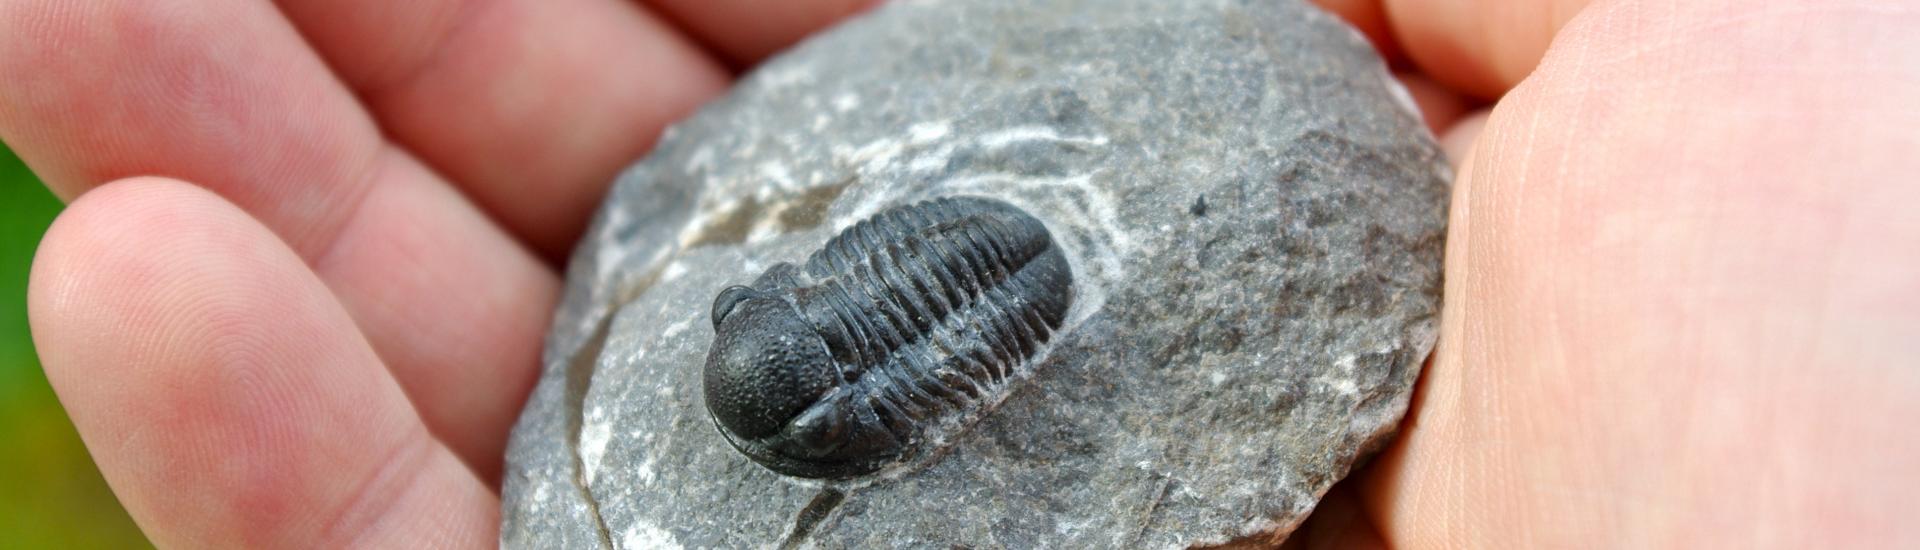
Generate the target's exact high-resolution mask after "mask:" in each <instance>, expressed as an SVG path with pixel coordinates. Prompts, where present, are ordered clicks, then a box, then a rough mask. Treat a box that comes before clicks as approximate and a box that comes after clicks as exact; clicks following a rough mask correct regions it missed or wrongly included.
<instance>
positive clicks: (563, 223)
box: [278, 0, 727, 258]
mask: <svg viewBox="0 0 1920 550" xmlns="http://www.w3.org/2000/svg"><path fill="white" fill-rule="evenodd" d="M278 4H279V5H280V6H281V9H282V10H283V11H284V12H285V13H286V14H287V16H288V18H289V19H291V20H292V21H293V23H294V24H295V25H296V26H298V27H299V29H300V32H301V33H302V34H303V35H305V36H306V37H307V39H308V40H309V41H310V42H311V43H312V44H313V46H314V48H315V49H317V50H318V51H319V53H320V54H321V55H322V56H323V57H325V58H326V60H327V61H328V62H329V63H330V64H331V65H332V66H333V67H334V69H335V70H336V71H337V72H338V73H339V74H340V76H341V78H343V79H344V80H345V81H346V82H347V84H348V85H349V86H351V87H352V88H353V89H354V90H355V91H356V92H357V93H358V94H359V95H360V96H361V97H362V98H363V99H364V101H365V103H366V105H367V106H368V107H369V108H370V109H371V110H372V112H373V113H374V114H375V115H376V116H377V117H378V119H379V121H380V125H381V126H382V127H383V128H384V129H385V130H386V131H387V132H388V133H389V134H390V135H391V136H392V137H393V138H394V139H395V140H396V141H397V142H399V143H400V144H401V145H402V146H404V147H405V148H406V149H408V150H410V151H413V152H415V153H416V154H418V155H419V156H420V158H421V159H423V160H425V161H426V163H427V164H429V165H430V166H432V167H433V168H434V169H436V170H438V171H440V172H442V173H444V174H446V175H447V176H448V177H449V178H450V179H451V180H452V181H454V182H456V184H457V185H459V186H460V187H461V188H462V189H463V190H464V191H466V193H467V194H468V195H469V196H470V197H472V199H473V200H474V201H475V202H476V203H478V204H479V205H480V206H481V207H482V208H484V209H485V210H486V211H487V212H488V213H490V214H491V215H492V216H493V217H494V218H495V219H498V220H499V221H500V223H501V224H502V225H504V226H505V227H506V228H507V229H508V230H510V231H511V232H512V233H513V234H515V235H518V236H519V237H520V238H521V239H523V240H524V241H525V242H527V243H528V244H529V245H531V246H532V247H533V248H534V249H535V250H537V251H539V253H540V254H542V255H543V256H545V257H547V258H558V257H561V256H563V255H565V254H566V253H567V251H568V250H570V248H571V247H572V245H573V241H574V239H575V238H577V237H578V236H579V233H580V231H581V230H582V229H583V228H584V227H585V225H586V221H587V218H588V215H589V214H591V212H592V210H593V207H594V205H595V204H596V203H597V202H598V201H599V199H600V196H601V194H602V193H604V192H605V190H606V186H607V185H608V184H609V183H611V182H612V181H613V177H614V175H615V174H616V173H617V172H618V171H619V170H620V169H621V168H622V167H624V166H625V165H626V164H628V163H631V162H632V161H634V160H636V159H638V158H639V157H640V156H641V155H642V154H643V153H645V152H646V151H647V150H648V149H649V148H651V147H652V146H653V141H654V139H655V137H657V136H658V135H659V133H660V131H661V130H662V129H664V128H665V127H666V126H667V125H668V124H669V123H672V122H673V121H675V120H678V119H679V118H680V117H682V116H684V115H686V114H687V113H688V112H690V111H692V110H693V108H694V107H695V106H697V105H699V104H700V103H701V102H704V101H705V100H707V99H708V98H711V97H713V96H715V95H719V93H720V91H721V90H722V88H723V87H724V86H725V85H726V82H727V77H726V75H725V73H724V71H723V69H722V68H721V67H720V66H718V65H717V64H716V63H715V62H714V61H713V60H711V59H710V58H708V57H707V55H706V54H705V53H704V52H702V51H701V50H700V49H699V48H698V47H697V46H695V45H694V44H693V43H692V42H690V41H688V40H687V39H685V38H683V37H682V36H681V35H680V34H678V33H677V32H676V31H675V30H674V29H672V28H670V27H668V26H667V25H665V24H663V23H662V22H661V21H659V20H658V19H657V18H655V17H654V16H652V15H651V14H649V13H647V12H646V11H645V10H644V9H642V8H640V7H638V6H636V5H633V4H631V3H629V2H626V1H625V0H583V1H572V2H544V1H540V0H504V1H483V0H430V1H421V2H402V3H394V2H385V1H379V0H350V1H347V2H340V1H333V0H280V1H279V2H278Z"/></svg>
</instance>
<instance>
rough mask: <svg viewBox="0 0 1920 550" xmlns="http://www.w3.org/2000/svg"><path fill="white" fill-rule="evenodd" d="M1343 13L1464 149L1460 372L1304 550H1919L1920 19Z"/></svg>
mask: <svg viewBox="0 0 1920 550" xmlns="http://www.w3.org/2000/svg"><path fill="white" fill-rule="evenodd" d="M1326 3H1327V4H1330V5H1332V7H1334V8H1336V9H1337V11H1340V12H1341V13H1343V14H1345V15H1347V16H1348V17H1349V18H1350V19H1352V20H1354V21H1357V22H1359V23H1360V25H1359V26H1360V27H1362V28H1364V29H1368V30H1370V31H1372V32H1371V33H1370V34H1371V35H1372V36H1373V37H1374V38H1375V40H1376V42H1377V43H1386V44H1388V45H1389V47H1388V48H1386V49H1388V50H1397V51H1402V52H1405V55H1406V56H1407V57H1408V58H1411V59H1412V60H1413V61H1414V62H1415V63H1416V64H1417V65H1418V66H1419V67H1421V68H1423V69H1424V71H1425V72H1424V75H1420V76H1415V77H1413V78H1412V82H1411V85H1410V88H1411V89H1412V90H1413V91H1414V93H1415V94H1416V96H1422V97H1424V98H1425V100H1424V101H1421V103H1423V104H1425V105H1427V106H1428V112H1429V120H1430V121H1431V122H1434V123H1438V124H1440V125H1442V128H1448V129H1446V130H1445V131H1446V139H1445V141H1446V143H1447V144H1448V145H1449V148H1450V149H1451V150H1453V151H1455V152H1457V153H1459V154H1460V155H1463V156H1464V159H1458V160H1457V162H1456V164H1457V166H1459V176H1458V178H1457V180H1456V182H1455V184H1454V195H1453V205H1452V224H1451V227H1450V233H1449V235H1448V242H1447V271H1446V277H1447V283H1446V285H1447V288H1446V294H1445V296H1446V306H1445V308H1444V313H1443V319H1442V323H1441V325H1442V328H1441V337H1440V346H1439V350H1438V351H1437V352H1436V354H1435V356H1434V359H1433V361H1432V363H1431V366H1430V368H1429V369H1428V370H1427V371H1426V373H1425V376H1424V378H1423V380H1422V388H1421V390H1420V392H1419V393H1418V394H1417V395H1416V401H1415V408H1414V411H1413V413H1412V414H1411V416H1410V417H1409V419H1408V421H1407V423H1406V424H1405V425H1404V428H1405V431H1404V432H1403V433H1402V434H1401V437H1400V440H1399V441H1398V442H1396V444H1395V445H1394V446H1393V447H1392V448H1391V449H1390V450H1389V451H1388V452H1387V453H1386V454H1385V455H1384V456H1382V457H1380V458H1379V459H1377V460H1376V461H1375V463H1374V465H1373V466H1372V467H1370V468H1368V469H1367V470H1363V471H1361V472H1359V473H1358V474H1357V476H1356V477H1355V478H1353V479H1352V481H1351V482H1349V483H1343V484H1342V486H1341V487H1340V488H1338V489H1336V491H1335V495H1334V496H1333V498H1330V499H1329V500H1328V501H1326V502H1325V504H1324V505H1323V507H1322V508H1321V510H1320V513H1318V514H1316V516H1315V518H1314V520H1313V523H1312V524H1310V527H1309V530H1308V532H1306V533H1304V534H1303V535H1304V536H1303V539H1302V540H1303V541H1304V542H1305V545H1304V546H1305V547H1308V548H1312V547H1316V546H1320V545H1324V546H1326V547H1336V548H1354V547H1358V548H1365V547H1370V546H1371V547H1377V546H1383V545H1391V546H1394V547H1423V548H1424V547H1456V548H1496V547H1514V548H1574V547H1592V548H1647V547H1674V548H1765V547H1784V548H1902V547H1913V546H1916V545H1920V524H1916V523H1915V522H1914V521H1913V520H1912V515H1913V510H1914V509H1915V508H1916V505H1920V437H1916V435H1920V432H1917V431H1915V430H1914V428H1913V426H1912V419H1913V418H1914V417H1915V416H1916V415H1920V399H1916V396H1920V368H1915V367H1920V344H1916V342H1920V214H1915V210H1914V209H1915V205H1916V204H1920V185H1916V184H1915V182H1916V181H1920V137H1917V136H1920V33H1915V32H1913V29H1914V28H1916V24H1920V9H1916V8H1917V7H1916V6H1914V5H1912V4H1900V3H1876V2H1866V1H1843V2H1835V1H1830V0H1771V1H1760V2H1740V3H1731V4H1729V3H1718V2H1686V1H1680V2H1653V1H1639V0H1628V1H1612V2H1591V4H1592V5H1587V4H1589V2H1586V1H1582V0H1551V1H1519V0H1488V1H1475V0H1385V1H1384V6H1383V5H1382V2H1381V0H1371V1H1368V0H1345V1H1329V2H1326ZM1896 4H1898V5H1896ZM1549 43H1551V47H1549ZM1434 82H1439V83H1444V85H1437V84H1434ZM1450 91H1451V92H1454V93H1464V94H1468V95H1473V96H1478V97H1482V98H1487V99H1495V98H1498V103H1496V104H1495V105H1494V107H1493V109H1492V114H1491V116H1487V115H1484V114H1480V115H1468V116H1466V117H1465V118H1464V119H1461V120H1460V122H1458V123H1451V122H1450V121H1451V120H1453V114H1454V113H1457V112H1458V109H1459V107H1458V105H1459V103H1458V102H1457V101H1458V100H1457V99H1452V98H1450V97H1449V92H1450ZM1449 126H1450V128H1449ZM1483 127H1484V129H1482V128H1483ZM1383 543H1384V544H1383Z"/></svg>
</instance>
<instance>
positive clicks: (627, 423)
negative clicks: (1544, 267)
mask: <svg viewBox="0 0 1920 550" xmlns="http://www.w3.org/2000/svg"><path fill="white" fill-rule="evenodd" d="M1448 174H1449V170H1448V169H1447V168H1446V167H1445V165H1444V163H1443V161H1442V159H1441V157H1440V153H1439V150H1438V148H1437V147H1436V146H1435V145H1434V143H1433V141H1432V138H1431V136H1429V135H1428V134H1427V133H1426V131H1425V130H1424V129H1423V126H1422V125H1421V122H1420V120H1419V115H1417V114H1416V113H1415V112H1414V111H1413V106H1412V104H1411V101H1409V100H1408V98H1407V96H1406V94H1405V92H1404V91H1403V90H1401V89H1400V88H1399V87H1398V85H1397V84H1395V83H1394V82H1393V81H1392V79H1391V78H1390V77H1389V75H1388V73H1387V72H1386V70H1385V69H1384V67H1383V66H1382V64H1381V62H1380V60H1379V59H1378V58H1377V57H1376V56H1375V54H1374V53H1373V52H1372V51H1371V50H1370V49H1369V48H1368V46H1367V44H1366V43H1365V41H1364V40H1363V39H1362V38H1361V37H1360V36H1359V35H1358V34H1357V33H1355V32H1353V31H1352V30H1351V29H1349V28H1348V27H1346V26H1345V25H1344V24H1342V23H1340V22H1339V21H1337V20H1336V19H1334V18H1333V17H1332V16H1330V15H1327V14H1325V13H1322V12H1320V11H1319V10H1318V9H1316V8H1313V7H1311V6H1309V5H1307V4H1306V3H1305V2H1302V1H1299V0H1199V1H1173V0H1166V1H1152V0H1098V1H1096V0H1084V1H1080V0H1045V1H1036V0H970V1H948V2H925V1H899V2H893V3H890V4H888V5H886V6H884V7H882V8H880V9H878V10H876V12H874V13H872V14H869V15H866V16H863V17H860V18H858V19H855V20H853V21H850V22H848V23H846V24H844V25H842V26H841V27H839V28H837V29H834V30H832V31H830V32H827V33H825V34H823V35H820V36H818V37H815V38H813V39H811V40H809V41H807V42H806V43H804V44H802V45H801V46H800V47H798V48H796V49H795V50H793V51H791V52H789V53H787V54H785V55H783V56H781V57H779V58H777V59H775V60H773V61H772V62H770V63H768V64H766V65H765V66H763V67H762V68H760V69H759V70H757V71H756V72H754V73H753V74H752V75H751V76H749V77H748V78H746V79H745V80H743V81H742V82H741V83H740V85H739V86H738V87H736V88H735V89H734V91H733V92H732V93H731V94H729V95H728V96H726V97H725V98H723V99H721V100H719V101H717V102H715V103H713V104H710V105H709V106H707V107H706V108H705V109H704V110H702V111H701V112H700V113H698V114H697V115H696V116H694V117H692V118H691V119H689V120H687V121H686V122H684V123H682V124H680V125H679V126H677V127H676V128H674V129H673V130H672V131H670V132H669V133H668V135H667V136H666V137H665V138H664V139H662V140H661V142H660V144H659V145H658V147H656V148H655V150H654V151H653V153H652V154H651V155H650V156H649V157H647V158H646V159H645V160H644V161H642V162H640V163H638V164H636V165H635V166H633V167H632V168H631V169H629V170H628V171H626V172H625V173H624V174H623V175H622V176H621V177H620V179H619V181H618V182H617V184H616V185H615V186H614V188H613V189H612V191H611V192H610V195H609V196H608V198H607V201H606V204H605V205H604V206H603V207H602V208H601V210H600V212H599V214H598V216H597V218H596V220H595V222H594V224H593V226H592V228H591V229H590V230H589V232H588V234H587V236H586V237H585V240H584V241H583V242H582V243H581V245H580V248H579V250H578V251H577V252H576V253H575V255H574V257H573V260H572V263H571V265H570V266H569V270H568V286H567V291H566V295H565V298H564V302H563V304H562V305H561V307H560V310H559V311H558V313H557V316H556V319H555V322H554V327H553V331H552V333H551V334H550V337H549V341H548V349H547V351H546V354H545V357H544V362H545V370H544V372H543V375H542V378H541V381H540V383H539V386H538V387H537V388H536V389H535V391H534V394H533V396H532V399H531V401H530V402H529V403H528V404H527V408H526V411H525V413H524V414H523V416H522V418H521V420H520V422H519V424H518V426H516V428H515V430H514V434H513V439H512V443H511V446H510V448H509V450H508V469H507V474H506V479H505V481H504V494H503V495H502V497H503V505H504V508H505V510H504V518H503V521H504V525H503V533H502V535H501V537H502V543H503V545H504V546H509V547H565V548H590V547H595V546H602V547H605V546H612V547H619V548H674V547H685V548H777V547H803V548H804V547H818V548H917V547H933V548H951V547H968V548H1042V547H1058V548H1118V547H1144V548H1181V547H1187V546H1195V545H1207V544H1218V543H1225V542H1229V541H1234V540H1251V538H1254V537H1258V538H1260V540H1268V539H1267V537H1276V536H1279V535H1283V534H1284V533H1286V532H1288V531H1290V530H1291V529H1293V528H1294V526H1296V525H1297V524H1298V522H1299V521H1300V520H1301V519H1303V518H1304V517H1305V516H1306V515H1307V514H1308V513H1309V512H1310V511H1311V510H1312V508H1313V505H1314V503H1315V502H1316V500H1317V499H1318V498H1319V496H1320V495H1321V494H1323V493H1324V492H1325V491H1326V489H1327V488H1328V486H1329V485H1331V484H1333V483H1334V482H1335V481H1338V480H1339V479H1340V478H1341V477H1342V476H1344V475H1346V473H1347V472H1348V470H1349V469H1350V468H1351V467H1352V466H1353V465H1354V463H1355V462H1356V461H1357V460H1360V459H1363V458H1364V457H1365V456H1366V455H1368V454H1369V453H1371V452H1373V451H1375V450H1377V449H1378V448H1379V447H1380V446H1381V445H1383V444H1384V443H1385V442H1386V441H1387V440H1388V438H1389V437H1390V436H1391V435H1392V433H1393V430H1394V427H1395V425H1396V423H1397V422H1398V420H1399V419H1400V417H1401V416H1402V414H1403V413H1404V411H1405V409H1406V406H1407V400H1408V397H1409V395H1410V393H1411V391H1412V388H1413V383H1414V380H1415V379H1416V378H1417V376H1418V374H1419V369H1420V365H1421V362H1422V361H1423V360H1424V358H1425V357H1426V356H1427V353H1428V352H1429V351H1430V349H1431V347H1432V345H1433V341H1434V336H1435V323H1436V321H1437V314H1438V311H1439V304H1440V274H1441V245H1442V241H1443V237H1444V231H1445V222H1446V199H1447V193H1448V189H1447V186H1448V183H1447V178H1448ZM958 194H964V195H982V196H990V197H995V198H999V199H1001V200H1005V201H1008V202H1011V203H1013V204H1015V205H1018V206H1020V207H1021V208H1023V209H1025V210H1026V211H1028V212H1030V213H1032V214H1034V215H1035V216H1036V217H1038V218H1040V219H1041V220H1043V221H1044V222H1045V223H1046V224H1047V226H1048V228H1049V230H1050V231H1052V232H1053V234H1054V236H1055V238H1056V239H1057V240H1058V242H1059V243H1060V244H1061V245H1062V247H1063V249H1064V250H1065V251H1066V252H1067V253H1068V258H1069V261H1070V263H1071V265H1072V267H1073V270H1074V277H1075V283H1074V284H1075V285H1076V286H1075V292H1076V298H1075V302H1074V304H1073V308H1072V309H1071V310H1070V312H1069V315H1068V320H1067V322H1066V325H1065V327H1066V328H1065V329H1064V330H1063V331H1062V332H1061V333H1060V335H1059V336H1058V337H1057V338H1056V339H1055V341H1054V342H1053V343H1052V344H1051V346H1052V347H1051V349H1050V350H1049V352H1048V353H1047V355H1046V356H1045V358H1044V359H1043V360H1042V361H1041V362H1040V363H1038V364H1037V365H1036V371H1035V374H1034V375H1033V376H1032V377H1031V378H1029V379H1027V380H1025V381H1023V382H1021V383H1020V385H1019V386H1018V387H1015V388H1013V389H1012V390H1011V393H1010V395H1009V397H1007V398H1006V400H1005V401H1004V402H1003V403H1001V404H1000V406H999V407H998V408H997V409H995V410H993V411H992V412H991V413H989V414H987V415H986V416H985V417H984V418H983V419H982V420H981V421H979V422H978V423H977V424H974V425H973V427H972V428H971V429H969V430H967V431H965V432H963V433H961V434H960V435H959V436H957V437H955V438H953V440H952V441H950V442H949V443H948V444H947V445H946V446H945V448H944V452H942V453H939V454H938V455H937V456H935V457H934V458H932V459H930V460H928V461H927V462H926V463H924V464H921V465H918V466H916V467H913V468H909V469H907V470H904V471H902V472H900V473H898V474H896V475H893V476H890V477H885V478H881V479H870V480H864V481H860V482H857V483H852V484H822V483H818V482H801V481H798V480H795V479H792V478H786V477H782V476H779V475H777V474H774V473H772V472H770V471H768V470H765V469H763V468H761V467H759V466H756V465H755V464H753V463H752V462H750V461H749V460H747V458H746V457H744V456H742V455H740V454H739V453H737V452H735V451H734V450H733V449H731V448H730V447H728V445H727V444H726V443H725V442H724V441H723V440H722V439H721V436H720V435H719V433H718V432H717V431H716V430H715V428H714V426H713V424H712V423H711V421H710V420H709V419H708V416H707V413H706V410H705V408H704V405H703V401H702V396H701V395H700V391H701V390H700V388H701V384H700V374H701V367H702V365H703V363H704V361H705V355H706V352H707V349H708V346H709V345H710V344H711V342H712V339H713V328H712V325H711V324H710V321H709V320H708V319H709V318H708V311H709V307H710V306H711V304H712V302H713V299H714V296H715V295H716V294H717V293H718V292H719V290H720V289H722V288H724V287H725V286H727V285H729V284H743V283H747V282H750V281H751V279H752V278H753V277H754V276H757V275H758V274H759V273H760V272H761V271H762V270H764V269H765V268H766V267H767V266H769V265H771V264H773V263H775V262H780V261H791V262H799V261H802V260H804V259H805V257H806V255H807V254H808V253H809V252H811V251H813V250H815V249H817V248H819V247H820V246H821V244H823V243H824V242H825V241H826V240H827V239H828V238H829V237H831V236H832V235H833V234H834V233H836V232H838V231H839V230H840V229H844V228H845V227H846V226H848V225H850V224H852V223H853V222H855V221H858V220H859V219H861V218H863V217H866V216H868V215H870V214H872V213H874V212H876V211H878V210H880V209H883V208H886V207H889V206H894V205H900V204H906V203H910V202H913V201H916V200H920V199H925V198H931V197H937V196H943V195H958Z"/></svg>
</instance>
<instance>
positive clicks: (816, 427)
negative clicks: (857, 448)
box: [790, 406, 848, 454]
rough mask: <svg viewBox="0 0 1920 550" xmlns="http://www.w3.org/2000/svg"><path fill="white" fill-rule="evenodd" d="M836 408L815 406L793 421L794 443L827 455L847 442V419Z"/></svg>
mask: <svg viewBox="0 0 1920 550" xmlns="http://www.w3.org/2000/svg"><path fill="white" fill-rule="evenodd" d="M840 412H841V411H840V410H838V409H837V408H835V407H830V406H827V407H822V406H815V407H813V408H810V409H808V410H807V412H805V413H801V414H800V417H799V418H795V419H793V425H792V428H790V429H791V430H792V432H793V435H794V441H795V442H797V443H800V444H802V445H805V446H806V447H807V448H808V450H811V451H814V452H816V453H820V454H826V453H830V452H833V451H834V450H836V449H839V448H840V447H841V446H842V445H845V444H846V442H847V435H848V434H847V419H846V417H844V416H842V415H841V414H840Z"/></svg>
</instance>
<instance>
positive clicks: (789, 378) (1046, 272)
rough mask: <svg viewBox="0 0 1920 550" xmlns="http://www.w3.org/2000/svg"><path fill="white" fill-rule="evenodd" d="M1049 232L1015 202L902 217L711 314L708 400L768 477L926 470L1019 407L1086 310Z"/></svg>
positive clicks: (876, 221)
mask: <svg viewBox="0 0 1920 550" xmlns="http://www.w3.org/2000/svg"><path fill="white" fill-rule="evenodd" d="M1072 283H1073V272H1072V269H1071V268H1070V267H1069V266H1068V264H1067V260H1066V257H1065V256H1064V255H1063V254H1062V253H1061V250H1060V247H1059V246H1058V245H1056V244H1055V243H1054V241H1053V236H1052V234H1050V233H1048V231H1047V228H1046V226H1045V225H1043V224H1042V223H1041V222H1040V220H1038V219H1035V218H1034V217H1033V216H1032V215H1030V214H1027V213H1026V212H1025V211H1022V210H1020V209H1019V208H1017V207H1015V206H1013V205H1011V204H1008V203H1006V202H1003V201H999V200H994V199H988V198H980V197H948V198H941V199H935V200H930V201H925V202H919V203H915V204H912V205H908V206H901V207H894V208H891V209H888V210H885V211H882V212H880V213H879V214H876V215H874V216H873V217H871V218H868V219H866V220H862V221H861V222H860V223H857V224H854V225H853V226H852V227H850V228H848V229H846V230H845V231H842V232H841V233H840V234H839V235H836V236H834V238H833V239H831V240H829V241H827V244H826V246H824V247H822V248H821V249H820V250H819V251H816V252H814V253H813V254H812V255H811V256H809V257H808V258H807V261H806V268H805V269H804V270H803V269H801V268H800V267H798V266H795V265H794V264H791V263H786V262H782V263H779V264H775V265H774V266H773V267H770V268H768V269H767V271H766V272H765V273H764V274H762V275H761V276H760V278H759V279H757V280H755V281H754V283H753V285H752V286H750V287H749V286H731V287H728V288H727V289H725V290H723V291H721V292H720V295H719V296H718V297H717V298H716V299H715V300H714V303H713V326H714V333H715V337H714V341H713V348H712V349H711V350H710V351H709V352H708V354H707V363H706V370H705V372H704V381H703V385H704V388H705V391H706V404H707V411H708V412H709V413H710V414H711V416H712V417H713V422H714V425H715V426H717V427H718V428H719V429H720V432H721V434H722V435H723V436H725V438H726V439H727V442H728V443H730V444H732V445H733V447H734V448H735V449H737V450H739V451H740V452H741V453H744V454H746V455H747V456H748V457H749V458H751V459H753V461H754V462H757V463H759V464H760V465H762V466H765V467H767V468H769V469H771V470H774V471H776V472H779V473H782V474H786V475H790V476H798V477H806V478H827V479H846V478H852V477H858V476H862V475H866V474H871V473H875V472H877V471H880V470H882V469H885V468H887V467H889V466H890V465H895V464H901V463H905V462H908V461H910V460H912V459H914V458H915V457H918V456H922V455H923V454H924V453H925V452H926V451H928V450H930V447H932V446H934V445H937V444H938V443H939V442H940V441H941V440H943V439H944V438H946V437H950V436H952V435H954V434H956V433H958V432H959V431H960V430H964V429H965V428H966V426H967V425H968V424H969V423H970V422H972V421H974V420H977V419H978V417H979V415H980V414H983V413H984V412H985V410H986V409H988V408H990V407H991V406H992V405H993V404H995V403H996V402H998V401H999V400H1000V399H1001V398H1003V397H1005V395H1006V392H1007V390H1008V389H1009V386H1010V382H1011V381H1013V380H1015V379H1018V378H1019V377H1020V375H1021V374H1024V373H1026V372H1027V371H1029V370H1030V369H1032V368H1033V363H1034V359H1035V357H1036V355H1038V354H1039V353H1040V352H1041V350H1042V349H1043V347H1044V346H1045V345H1046V343H1047V342H1048V340H1049V339H1050V338H1052V337H1053V335H1054V331H1056V330H1059V328H1060V326H1061V322H1062V320H1063V319H1064V318H1065V317H1066V314H1067V308H1068V306H1069V305H1071V303H1072V301H1073V284H1072Z"/></svg>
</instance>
